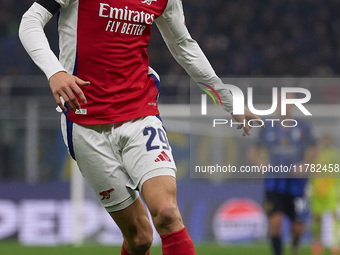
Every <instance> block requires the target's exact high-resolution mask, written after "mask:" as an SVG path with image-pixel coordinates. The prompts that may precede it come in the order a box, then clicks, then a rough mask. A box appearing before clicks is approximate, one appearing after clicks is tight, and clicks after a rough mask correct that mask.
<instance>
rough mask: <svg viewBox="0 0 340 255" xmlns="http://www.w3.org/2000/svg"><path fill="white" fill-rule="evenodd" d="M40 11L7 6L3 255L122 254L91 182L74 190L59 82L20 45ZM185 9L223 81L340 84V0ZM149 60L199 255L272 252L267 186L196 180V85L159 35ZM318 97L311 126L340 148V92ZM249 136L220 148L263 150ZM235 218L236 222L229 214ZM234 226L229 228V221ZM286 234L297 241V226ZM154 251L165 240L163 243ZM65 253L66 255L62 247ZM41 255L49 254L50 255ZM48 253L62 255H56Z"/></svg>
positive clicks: (0, 99) (3, 29) (1, 153)
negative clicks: (24, 22) (55, 91)
mask: <svg viewBox="0 0 340 255" xmlns="http://www.w3.org/2000/svg"><path fill="white" fill-rule="evenodd" d="M32 3H33V0H22V1H20V3H19V4H18V2H17V1H8V0H0V253H1V254H20V253H22V252H24V251H25V252H30V251H31V250H30V249H31V247H28V246H35V245H37V246H64V245H69V244H71V243H78V244H79V243H80V244H84V245H88V244H91V245H98V244H100V245H110V246H111V245H120V244H121V240H122V239H121V236H120V234H119V231H118V230H117V228H116V227H115V225H114V223H113V222H111V220H110V219H109V217H108V215H107V214H106V212H105V211H104V210H103V209H102V208H101V207H100V206H99V204H98V202H97V201H96V200H95V199H94V197H93V196H92V193H91V191H90V190H89V189H88V188H87V186H86V184H85V186H84V192H82V190H79V189H78V188H77V190H76V191H75V192H73V191H72V188H71V185H70V180H71V178H72V169H73V167H74V166H73V163H72V161H71V160H70V159H69V157H68V155H67V152H66V148H65V146H64V144H63V141H62V137H61V133H60V131H59V130H60V129H59V114H58V113H57V112H56V111H55V104H54V100H53V97H52V96H51V93H50V90H49V86H48V82H47V80H46V78H45V77H44V76H43V75H42V74H41V72H40V70H38V69H37V67H35V65H34V64H33V62H32V61H31V60H30V59H29V57H28V55H27V54H26V53H25V51H24V49H23V48H22V46H21V44H20V42H19V40H18V36H17V30H18V25H19V22H20V18H21V16H22V14H23V13H24V12H25V10H26V9H27V8H28V7H29V6H30V5H31V4H32ZM183 4H184V8H185V13H186V20H187V26H188V27H189V29H190V31H191V34H192V37H193V38H194V39H196V40H197V41H198V42H199V44H200V46H201V47H202V49H203V51H204V52H205V53H206V55H207V57H208V59H209V60H210V61H211V63H212V65H213V67H214V68H215V70H216V72H217V74H218V75H220V76H221V77H240V76H245V77H247V76H248V77H249V76H251V77H273V76H274V77H277V76H294V77H337V76H338V75H339V72H340V51H339V49H340V47H339V46H340V16H339V15H338V10H339V8H340V1H337V0H329V1H322V0H311V1H298V0H288V1H282V0H272V1H260V0H245V1H226V0H214V1H203V0H184V1H183ZM46 33H47V35H48V38H49V41H50V44H51V47H52V49H53V50H54V51H55V52H57V51H58V46H57V41H58V38H57V35H56V21H55V20H54V19H53V20H52V21H51V22H50V23H49V24H48V25H47V27H46ZM149 54H150V65H151V66H152V67H153V68H154V69H155V70H156V71H157V72H158V73H159V74H160V75H161V80H162V81H161V84H162V86H161V97H160V104H161V105H162V106H161V113H162V116H163V119H164V122H165V126H166V128H167V130H168V132H169V140H170V142H171V144H172V147H173V149H174V156H175V158H176V160H177V165H178V168H179V174H178V202H179V206H180V209H181V211H182V214H183V218H184V221H185V223H186V225H187V227H188V230H189V232H190V234H191V236H192V238H193V240H194V242H195V243H196V244H197V245H198V247H199V251H198V254H207V250H208V251H210V253H211V254H227V253H230V254H248V253H249V250H251V251H252V252H253V253H254V254H257V253H258V254H267V253H268V254H269V248H268V247H267V243H266V236H267V232H266V230H267V229H266V226H267V222H266V219H265V215H264V212H263V208H262V205H263V204H262V203H263V185H262V183H263V180H261V179H242V180H240V179H223V180H215V179H211V180H207V179H191V178H190V173H189V155H190V153H189V148H190V141H189V138H190V137H189V134H190V123H189V113H190V111H189V101H190V100H189V83H190V81H189V77H188V76H187V75H186V74H185V73H184V71H183V70H182V69H181V67H180V66H179V65H178V64H177V63H175V61H174V60H173V59H172V57H171V55H170V53H169V52H168V51H167V49H166V47H165V45H164V43H163V41H162V39H161V37H160V35H159V32H158V31H157V29H155V30H154V33H153V37H152V39H151V46H150V49H149ZM242 89H243V90H245V89H246V87H244V88H242ZM308 89H309V90H310V91H311V93H312V100H311V102H310V103H311V104H312V105H313V107H314V108H313V109H315V111H314V112H313V114H314V113H315V115H314V117H313V119H312V121H313V123H312V125H313V126H314V131H315V135H316V137H317V138H320V137H321V136H322V135H323V134H325V133H327V134H330V135H332V136H333V137H334V143H335V144H336V146H337V147H338V148H339V147H340V131H339V130H340V120H339V103H340V85H339V84H338V83H332V84H328V85H327V86H324V87H320V86H310V87H308ZM257 91H260V92H258V93H257V95H256V98H255V102H262V101H263V100H264V99H265V98H266V97H268V94H266V92H267V91H268V88H267V87H265V86H263V87H257ZM261 91H262V92H263V93H262V92H261ZM318 109H319V110H318ZM254 135H256V134H254ZM201 139H202V146H201V147H200V148H197V150H198V153H200V152H199V151H200V150H203V152H201V153H203V154H204V148H205V146H206V145H207V144H206V143H209V137H208V135H204V134H202V137H201ZM246 139H247V140H246V141H244V139H243V140H242V141H241V137H227V138H226V142H225V144H222V145H221V146H229V148H235V146H237V145H238V144H242V146H246V145H247V144H248V143H251V142H252V140H251V138H246ZM217 149H218V148H217ZM235 151H236V153H234V154H233V157H234V159H235V160H236V161H237V162H239V161H244V162H245V164H247V163H249V162H247V160H246V157H245V155H244V154H242V153H238V152H239V151H240V150H239V149H235ZM226 157H227V155H226ZM229 157H230V156H229ZM339 163H340V162H339ZM81 184H82V183H81ZM82 194H84V197H85V199H84V201H83V202H82V204H80V205H78V207H77V208H79V207H81V208H83V210H81V212H82V214H81V215H80V216H79V215H78V214H77V213H76V214H74V211H72V206H71V202H70V199H71V197H72V196H75V197H77V196H82ZM230 211H232V212H233V214H232V215H228V213H227V212H230ZM246 211H247V213H246ZM225 217H227V220H226V221H223V219H225ZM228 217H229V218H228ZM221 218H222V221H221ZM311 218H312V215H309V216H308V218H306V222H307V225H306V231H305V235H304V238H303V240H304V245H305V248H304V250H303V252H305V254H308V246H309V244H310V242H311V226H310V219H311ZM327 219H328V218H327V215H325V217H324V224H323V229H324V232H323V233H324V234H323V239H324V241H325V242H326V244H327V243H330V240H331V239H332V231H331V229H332V226H329V221H327ZM79 222H80V224H78V223H79ZM76 226H80V227H76ZM282 232H283V237H284V240H285V241H288V240H289V239H290V235H289V225H288V223H287V222H285V224H284V226H283V230H282ZM82 240H84V241H82ZM155 243H156V244H157V243H159V239H158V238H157V236H155ZM207 243H209V245H205V244H207ZM17 244H20V245H24V247H23V248H22V250H16V248H15V247H16V246H17ZM219 247H220V248H219ZM232 247H236V248H232ZM241 247H242V248H241ZM61 248H62V247H59V249H61ZM65 248H66V247H65ZM214 248H215V249H216V252H214V250H213V249H214ZM18 249H19V248H18ZM200 249H201V250H200ZM217 249H218V250H219V251H217ZM104 250H105V248H103V253H104ZM78 251H80V250H78ZM86 251H87V252H90V251H89V249H88V248H87V249H85V250H81V254H93V253H91V252H90V253H85V252H86ZM96 251H100V250H96ZM257 251H258V252H257ZM40 252H41V253H42V252H44V254H45V253H46V251H45V250H41V251H40ZM57 252H58V254H60V253H61V252H63V253H64V254H67V253H66V251H63V250H58V251H57ZM107 252H110V249H107ZM117 252H118V251H117ZM157 252H158V254H160V250H155V253H154V254H157ZM33 253H34V254H40V253H39V250H34V251H33ZM48 253H49V254H53V253H52V250H49V251H48ZM27 254H30V253H27ZM73 254H77V253H74V251H73ZM97 254H98V253H97ZM112 254H113V253H112ZM303 254H304V253H303Z"/></svg>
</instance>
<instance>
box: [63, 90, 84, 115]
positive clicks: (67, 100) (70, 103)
mask: <svg viewBox="0 0 340 255" xmlns="http://www.w3.org/2000/svg"><path fill="white" fill-rule="evenodd" d="M72 95H73V98H72ZM60 96H61V97H62V98H64V100H65V103H66V104H67V106H68V107H69V108H70V109H71V110H72V111H74V112H75V111H76V110H77V108H76V106H75V105H74V103H73V102H74V98H75V96H74V94H73V92H68V93H66V92H63V91H62V92H60ZM70 97H71V98H72V99H71V98H70ZM75 101H76V103H78V101H77V99H76V98H75ZM78 106H79V103H78ZM79 107H80V106H79ZM78 109H79V108H78Z"/></svg>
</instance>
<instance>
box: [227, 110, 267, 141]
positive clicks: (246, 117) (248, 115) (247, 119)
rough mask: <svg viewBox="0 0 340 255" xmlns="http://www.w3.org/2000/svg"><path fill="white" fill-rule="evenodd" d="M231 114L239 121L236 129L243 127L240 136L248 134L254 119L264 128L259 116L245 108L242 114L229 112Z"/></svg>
mask: <svg viewBox="0 0 340 255" xmlns="http://www.w3.org/2000/svg"><path fill="white" fill-rule="evenodd" d="M231 116H232V117H233V118H234V120H236V121H237V122H239V123H242V124H239V125H238V126H237V129H243V133H242V136H246V135H250V130H251V127H252V126H253V122H254V121H256V122H257V123H258V124H259V125H260V126H261V127H262V128H265V125H264V123H263V121H262V120H261V118H260V117H258V116H257V115H256V114H254V113H252V112H251V111H249V110H248V109H247V108H245V109H244V114H243V115H235V114H231ZM249 124H250V125H249Z"/></svg>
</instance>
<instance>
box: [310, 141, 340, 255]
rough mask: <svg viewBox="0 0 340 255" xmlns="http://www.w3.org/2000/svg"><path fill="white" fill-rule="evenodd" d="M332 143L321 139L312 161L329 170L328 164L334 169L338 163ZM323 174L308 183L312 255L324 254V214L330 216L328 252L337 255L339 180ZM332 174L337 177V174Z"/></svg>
mask: <svg viewBox="0 0 340 255" xmlns="http://www.w3.org/2000/svg"><path fill="white" fill-rule="evenodd" d="M333 141H334V139H333V138H332V137H331V136H330V135H324V136H323V137H321V138H320V140H319V142H318V146H317V152H318V153H317V157H316V158H315V160H314V163H315V164H320V165H321V166H322V167H326V168H328V169H329V170H330V168H329V166H330V165H329V164H332V165H333V166H332V167H333V168H334V167H336V165H339V163H340V151H339V149H338V148H337V147H336V146H335V145H334V143H333ZM324 173H325V172H321V173H316V174H315V176H312V177H314V178H312V179H311V181H310V204H311V211H312V214H313V223H312V230H313V244H312V255H322V254H323V253H324V247H323V245H322V241H321V221H322V216H323V214H324V213H326V212H328V213H331V214H332V226H333V231H332V232H333V236H332V242H331V247H330V251H331V254H332V255H338V254H340V247H339V224H338V219H337V216H336V212H337V207H338V202H339V198H338V190H339V179H338V178H336V176H333V177H334V178H322V175H323V174H324ZM328 174H329V173H328ZM334 174H336V175H338V173H334ZM318 175H321V176H320V177H321V178H316V177H318ZM328 177H332V176H328Z"/></svg>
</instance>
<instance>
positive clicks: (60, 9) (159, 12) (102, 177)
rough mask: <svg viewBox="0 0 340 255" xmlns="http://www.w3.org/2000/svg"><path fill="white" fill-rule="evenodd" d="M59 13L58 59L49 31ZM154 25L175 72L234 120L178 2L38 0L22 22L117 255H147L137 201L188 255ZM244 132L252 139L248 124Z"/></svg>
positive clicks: (143, 214) (145, 223) (171, 249)
mask: <svg viewBox="0 0 340 255" xmlns="http://www.w3.org/2000/svg"><path fill="white" fill-rule="evenodd" d="M54 14H57V16H58V32H59V48H60V55H59V59H58V58H57V57H56V56H55V55H54V54H53V52H52V51H51V50H50V47H49V44H48V41H47V38H46V36H45V34H44V31H43V28H44V26H45V24H46V23H47V22H48V21H49V20H50V19H51V18H52V16H53V15H54ZM154 22H155V23H156V25H157V26H158V28H159V30H160V32H161V34H162V36H163V38H164V41H165V43H166V44H167V46H168V48H169V50H170V51H171V53H172V55H173V56H174V58H175V59H176V60H177V61H178V62H179V64H181V65H182V66H183V68H184V69H185V70H186V71H187V72H188V74H189V75H190V76H191V77H192V78H193V79H194V80H195V81H196V82H200V83H204V84H209V85H210V86H212V87H213V88H214V89H215V90H216V91H217V92H218V93H219V95H220V97H221V98H222V102H223V108H224V109H225V110H226V111H228V112H229V113H231V114H232V95H231V93H230V91H229V90H228V89H226V88H225V87H224V84H223V83H222V81H221V80H220V79H219V78H218V77H217V76H216V74H215V72H214V70H213V69H212V67H211V66H210V64H209V62H208V60H207V59H206V57H205V56H204V54H203V52H202V51H201V49H200V48H199V46H198V44H197V43H196V41H194V40H193V39H192V38H191V36H190V34H189V33H188V30H187V28H186V26H185V20H184V14H183V8H182V3H181V0H124V1H123V0H114V1H113V0H102V1H96V0H37V1H36V2H35V3H34V4H33V5H32V6H31V7H30V9H29V10H28V11H27V12H26V13H25V14H24V15H23V18H22V21H21V24H20V29H19V36H20V39H21V41H22V43H23V45H24V47H25V49H26V50H27V52H28V53H29V55H30V56H31V58H32V59H33V60H34V62H35V63H36V64H37V65H38V66H39V67H40V68H41V69H42V71H43V72H44V73H45V75H46V76H47V78H48V80H49V83H50V88H51V91H52V94H53V96H54V99H55V101H56V103H57V104H58V106H59V107H60V108H61V110H62V111H63V112H64V114H62V120H61V126H62V132H63V136H64V140H65V143H66V145H67V146H68V150H69V152H70V155H71V156H72V157H73V158H74V159H76V161H77V164H78V166H79V168H80V171H81V172H82V174H83V176H84V177H85V179H86V180H87V182H88V183H89V185H90V186H91V188H92V189H93V191H94V192H95V194H96V195H97V197H98V199H99V200H100V201H101V203H102V205H103V206H104V207H105V208H106V210H107V211H108V212H109V213H110V215H111V217H112V218H113V220H114V221H115V222H116V223H117V225H118V226H119V228H120V229H121V231H122V234H123V237H124V243H123V245H122V253H121V254H125V255H126V254H131V255H137V254H138V255H139V254H143V255H145V254H149V249H150V246H151V243H152V228H151V225H150V222H149V218H148V214H147V211H146V207H145V206H144V203H143V202H142V200H141V198H140V197H139V192H140V193H141V194H142V197H143V198H144V200H145V203H146V205H147V207H148V209H149V211H150V213H151V216H152V220H153V223H154V225H155V227H156V230H157V232H158V233H159V234H160V236H161V239H162V249H163V254H165V255H167V254H176V255H181V254H183V255H184V254H185V255H191V254H195V249H194V246H193V242H192V240H191V238H190V237H189V235H188V232H187V230H186V228H185V226H184V224H183V222H182V218H181V215H180V212H179V210H178V206H177V200H176V181H175V173H176V166H175V163H174V159H173V157H172V153H171V148H170V146H169V144H168V140H167V136H166V132H165V129H164V128H163V126H162V122H161V120H160V117H159V111H158V107H157V96H158V87H159V77H158V75H157V73H156V72H155V71H153V70H152V69H151V68H150V67H149V59H148V54H147V52H146V50H147V47H148V44H149V39H150V35H151V25H152V24H153V23H154ZM232 116H233V117H234V119H235V120H236V121H239V122H242V121H243V120H245V119H246V120H249V119H256V118H258V117H257V116H256V115H254V114H252V113H250V112H249V111H248V110H246V111H245V114H244V115H232ZM238 128H243V134H242V135H244V136H245V135H249V134H250V127H249V126H248V125H247V123H246V125H244V126H239V127H238ZM138 191H139V192H138Z"/></svg>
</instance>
